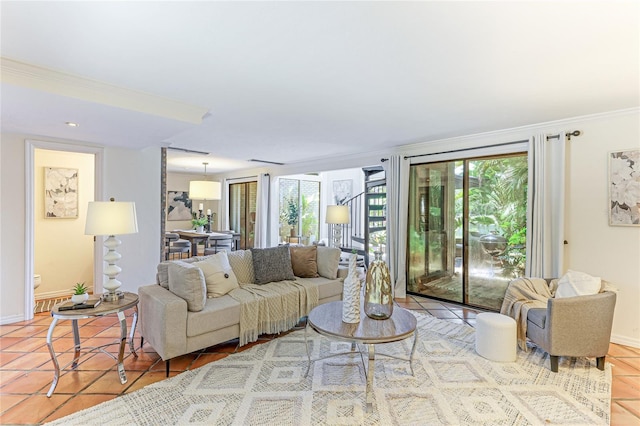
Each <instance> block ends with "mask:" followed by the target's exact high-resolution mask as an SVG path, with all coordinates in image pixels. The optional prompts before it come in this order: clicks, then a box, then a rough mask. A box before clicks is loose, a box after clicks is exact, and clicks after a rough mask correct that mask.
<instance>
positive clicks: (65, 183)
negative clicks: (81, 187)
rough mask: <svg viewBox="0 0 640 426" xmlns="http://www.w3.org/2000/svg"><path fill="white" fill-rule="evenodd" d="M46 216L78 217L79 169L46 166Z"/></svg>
mask: <svg viewBox="0 0 640 426" xmlns="http://www.w3.org/2000/svg"><path fill="white" fill-rule="evenodd" d="M44 217H45V218H57V219H73V218H77V217H78V169H65V168H60V167H45V168H44Z"/></svg>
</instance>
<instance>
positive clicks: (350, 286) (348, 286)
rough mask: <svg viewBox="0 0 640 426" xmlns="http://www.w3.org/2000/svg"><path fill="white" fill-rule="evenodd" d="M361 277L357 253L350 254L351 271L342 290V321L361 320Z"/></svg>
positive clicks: (352, 321) (354, 321) (353, 321)
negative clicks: (357, 265) (357, 268)
mask: <svg viewBox="0 0 640 426" xmlns="http://www.w3.org/2000/svg"><path fill="white" fill-rule="evenodd" d="M361 284H362V283H361V282H360V277H359V275H358V271H357V270H356V255H355V254H354V253H352V254H351V255H350V256H349V273H348V274H347V277H346V278H345V279H344V284H343V290H342V321H343V322H346V323H351V324H353V323H356V322H360V285H361Z"/></svg>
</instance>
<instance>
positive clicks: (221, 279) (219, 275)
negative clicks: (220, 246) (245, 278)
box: [192, 251, 238, 298]
mask: <svg viewBox="0 0 640 426" xmlns="http://www.w3.org/2000/svg"><path fill="white" fill-rule="evenodd" d="M192 265H193V266H196V267H198V268H200V269H201V270H202V274H203V275H204V281H205V282H206V283H207V297H208V298H213V297H221V296H224V295H225V294H227V293H229V292H230V291H231V290H233V289H234V288H238V279H237V278H236V274H234V273H233V269H231V265H229V259H228V258H227V252H226V251H221V252H220V253H216V254H214V255H213V256H210V257H209V258H207V259H206V260H203V261H200V262H194V263H192Z"/></svg>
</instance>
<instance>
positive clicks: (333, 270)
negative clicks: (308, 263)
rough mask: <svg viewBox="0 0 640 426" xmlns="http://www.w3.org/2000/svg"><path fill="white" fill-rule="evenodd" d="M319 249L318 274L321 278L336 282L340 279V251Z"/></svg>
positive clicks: (327, 248) (321, 247)
mask: <svg viewBox="0 0 640 426" xmlns="http://www.w3.org/2000/svg"><path fill="white" fill-rule="evenodd" d="M317 249H318V256H317V261H318V274H319V275H320V276H321V277H325V278H329V279H330V280H335V279H336V278H338V266H339V263H340V249H339V248H335V247H323V246H317Z"/></svg>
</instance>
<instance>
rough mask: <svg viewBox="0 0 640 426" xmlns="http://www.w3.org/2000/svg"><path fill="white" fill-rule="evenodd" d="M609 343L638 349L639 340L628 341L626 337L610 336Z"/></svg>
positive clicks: (639, 346)
mask: <svg viewBox="0 0 640 426" xmlns="http://www.w3.org/2000/svg"><path fill="white" fill-rule="evenodd" d="M611 343H616V344H618V345H624V346H631V347H632V348H638V349H640V339H630V338H628V337H626V336H618V335H614V334H612V335H611Z"/></svg>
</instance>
